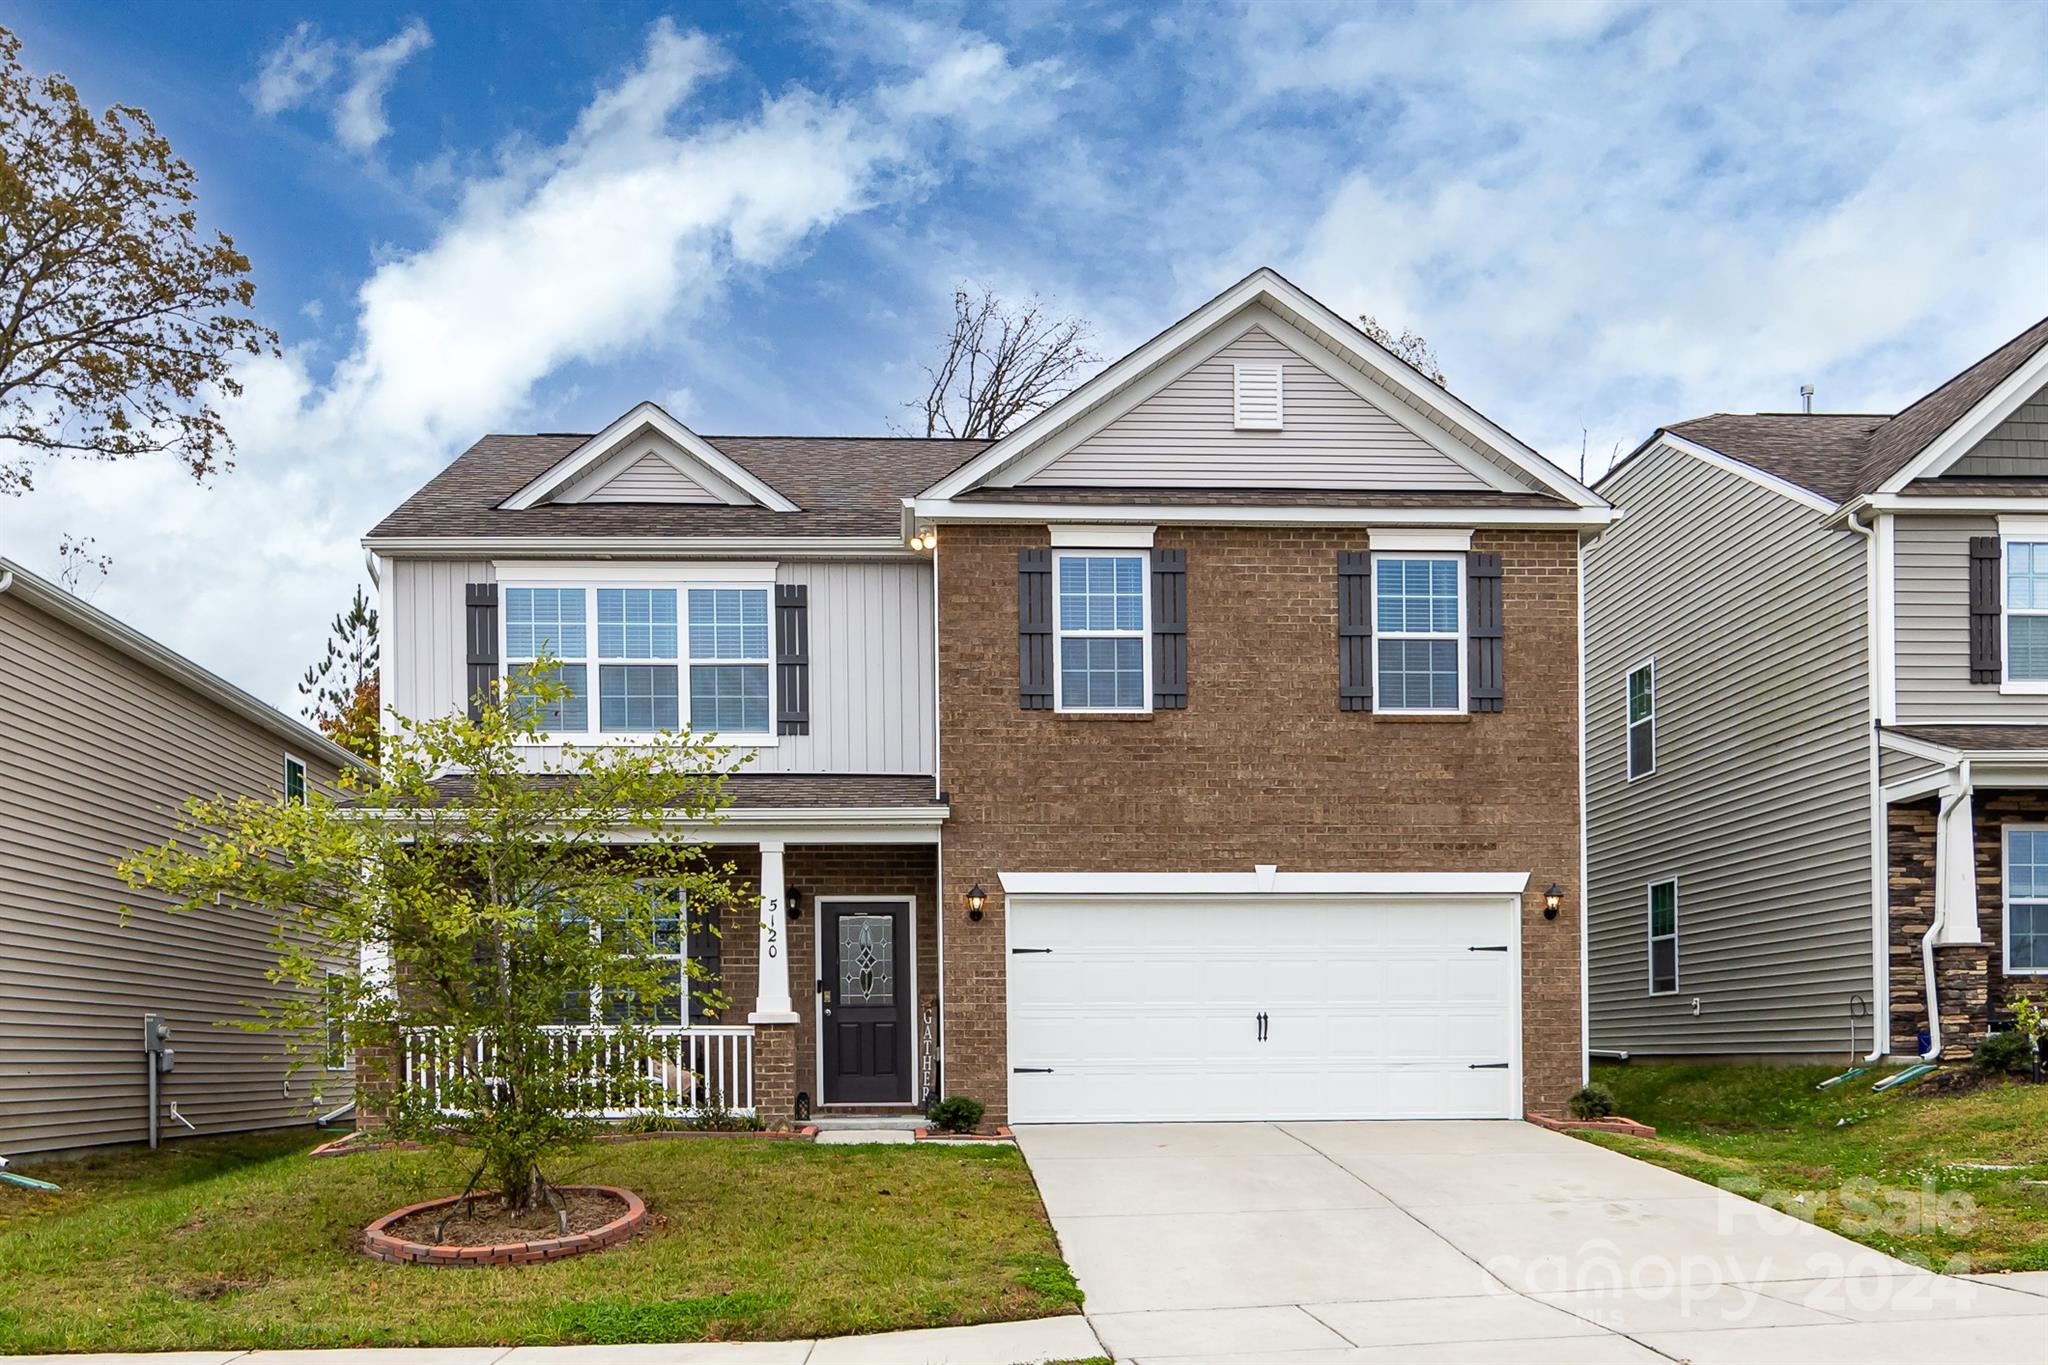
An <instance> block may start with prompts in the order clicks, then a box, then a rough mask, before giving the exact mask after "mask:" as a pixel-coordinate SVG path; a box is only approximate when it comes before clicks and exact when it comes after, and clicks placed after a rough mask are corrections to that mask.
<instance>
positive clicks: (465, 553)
mask: <svg viewBox="0 0 2048 1365" xmlns="http://www.w3.org/2000/svg"><path fill="white" fill-rule="evenodd" d="M363 545H364V547H365V548H366V549H369V550H372V551H375V552H376V553H378V554H381V555H417V556H420V557H423V558H426V557H438V558H453V559H498V558H522V559H532V558H536V557H546V558H552V559H599V558H605V557H611V558H635V559H737V558H740V557H742V556H756V555H773V556H775V557H777V558H781V559H917V558H920V556H919V555H917V554H915V553H914V552H913V551H911V550H910V549H909V548H908V547H907V546H905V545H904V544H903V542H902V541H900V540H898V539H897V538H896V537H894V536H724V537H720V536H516V537H500V538H495V539H493V538H490V537H479V536H379V537H366V538H365V539H364V540H363Z"/></svg>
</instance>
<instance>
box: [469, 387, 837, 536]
mask: <svg viewBox="0 0 2048 1365" xmlns="http://www.w3.org/2000/svg"><path fill="white" fill-rule="evenodd" d="M589 502H596V503H605V502H655V503H697V504H704V505H713V506H718V505H722V506H727V507H765V508H767V509H769V510H770V511H775V512H794V511H796V510H797V506H796V504H795V503H793V502H791V501H790V500H789V499H788V498H785V497H784V496H783V495H782V494H780V493H778V492H776V491H775V489H774V488H773V487H772V486H770V485H769V484H768V483H767V482H766V481H764V480H762V479H760V478H758V477H756V476H755V475H754V474H752V473H751V472H749V471H748V470H747V469H746V468H745V467H744V466H742V465H741V464H740V463H739V462H738V461H736V460H734V459H733V458H732V457H731V456H729V455H727V454H726V453H725V452H724V451H721V450H720V449H718V447H716V446H714V445H712V444H711V443H710V442H709V441H706V440H705V439H704V438H703V437H701V436H699V435H698V434H697V433H696V432H694V431H691V430H690V429H689V428H688V427H686V426H684V425H683V424H682V423H681V422H678V421H677V420H676V419H675V418H673V417H671V416H669V414H668V413H667V412H665V411H663V409H662V407H661V405H660V404H658V403H652V402H648V403H641V404H639V405H638V406H637V407H635V408H633V409H632V410H631V411H629V412H627V413H625V414H624V415H622V416H621V417H619V419H618V420H617V421H615V422H613V423H612V424H611V425H610V426H608V427H606V428H605V429H604V430H603V431H600V432H598V433H597V434H596V435H595V436H592V437H591V438H590V439H589V440H587V441H585V442H584V443H583V444H581V445H579V446H577V447H576V449H574V450H572V451H570V452H569V454H568V455H566V456H564V457H563V458H562V459H561V460H559V461H557V462H556V463H555V465H554V466H553V467H551V468H550V469H549V470H548V471H547V472H546V473H545V474H542V475H541V476H540V477H539V478H537V479H535V480H533V481H532V482H531V483H528V484H527V485H526V486H525V487H524V488H521V489H520V490H519V491H518V492H517V493H515V494H513V495H512V496H511V497H510V498H508V499H506V500H505V501H504V502H503V503H502V504H500V505H501V506H502V507H504V508H505V509H506V510H508V511H521V510H524V509H526V508H529V507H538V506H541V505H544V504H550V503H554V504H562V503H571V504H573V503H589Z"/></svg>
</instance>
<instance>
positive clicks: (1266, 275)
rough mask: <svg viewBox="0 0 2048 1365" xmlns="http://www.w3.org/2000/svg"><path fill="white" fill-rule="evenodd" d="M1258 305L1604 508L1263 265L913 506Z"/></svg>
mask: <svg viewBox="0 0 2048 1365" xmlns="http://www.w3.org/2000/svg"><path fill="white" fill-rule="evenodd" d="M1260 302H1264V303H1267V304H1268V305H1270V306H1273V307H1275V308H1276V309H1277V310H1282V311H1283V315H1284V312H1292V313H1294V314H1296V315H1297V316H1299V317H1302V318H1304V319H1306V320H1308V321H1310V322H1311V323H1312V324H1313V325H1314V326H1315V327H1316V328H1317V329H1318V330H1319V331H1322V332H1323V333H1324V334H1325V335H1326V336H1327V337H1328V338H1329V339H1330V343H1331V344H1332V345H1333V346H1335V347H1337V348H1339V349H1341V350H1342V351H1343V352H1344V353H1345V354H1346V355H1347V356H1349V357H1350V358H1352V359H1355V360H1357V361H1358V362H1359V363H1360V364H1361V365H1362V366H1363V367H1364V368H1366V369H1369V370H1371V371H1373V372H1374V373H1375V374H1377V375H1378V376H1379V377H1380V378H1381V380H1382V381H1383V382H1384V383H1385V384H1386V385H1387V387H1389V388H1392V389H1395V390H1397V391H1399V392H1402V393H1406V394H1407V395H1409V396H1410V397H1411V398H1412V399H1413V400H1414V401H1415V402H1416V403H1418V404H1420V405H1421V406H1422V407H1424V408H1433V409H1436V410H1437V411H1440V412H1442V413H1444V414H1445V415H1446V416H1447V417H1449V418H1450V419H1451V420H1452V421H1454V422H1456V423H1458V424H1459V425H1460V426H1462V427H1464V428H1465V429H1466V430H1468V431H1471V432H1472V433H1473V434H1474V435H1476V436H1478V437H1479V438H1480V439H1481V440H1483V441H1485V442H1486V443H1487V444H1488V445H1489V446H1491V447H1492V448H1493V453H1494V454H1496V455H1497V456H1499V457H1500V458H1501V459H1502V460H1503V461H1504V462H1506V463H1507V464H1509V465H1511V466H1513V467H1515V468H1517V469H1520V470H1522V472H1524V473H1526V474H1528V475H1529V476H1530V477H1531V478H1533V479H1535V480H1536V481H1537V482H1538V483H1540V484H1541V485H1542V486H1543V487H1545V488H1548V489H1549V490H1551V491H1552V492H1554V493H1556V494H1557V495H1558V496H1560V497H1563V498H1565V499H1567V500H1568V501H1570V502H1571V503H1573V504H1574V505H1576V506H1579V507H1604V506H1606V500H1605V499H1603V498H1602V497H1601V496H1600V495H1599V494H1597V493H1595V492H1594V491H1593V490H1592V489H1590V488H1587V487H1586V486H1585V485H1584V484H1582V483H1580V482H1579V481H1578V480H1576V479H1574V478H1572V477H1571V476H1570V475H1568V474H1566V473H1565V472H1564V471H1563V470H1561V469H1559V468H1558V467H1557V466H1556V465H1554V464H1552V463H1550V461H1548V460H1546V459H1544V458H1543V457H1542V456H1541V455H1539V454H1537V453H1536V451H1535V450H1533V449H1531V448H1530V447H1529V446H1527V445H1524V444H1523V443H1522V442H1521V441H1519V440H1516V439H1515V438H1514V437H1513V436H1510V435H1509V434H1508V433H1507V432H1506V431H1505V430H1503V429H1502V428H1501V427H1499V426H1497V425H1496V424H1495V423H1494V422H1493V421H1491V420H1490V419H1489V418H1487V417H1485V416H1483V415H1481V414H1480V413H1479V412H1478V411H1477V410H1475V409H1474V408H1472V407H1471V405H1469V404H1467V403H1466V402H1465V401H1464V400H1463V399H1461V398H1459V397H1458V396H1457V395H1455V394H1453V393H1451V392H1450V391H1449V390H1448V389H1442V388H1439V387H1437V386H1436V385H1434V384H1430V383H1429V381H1427V380H1425V379H1422V378H1421V377H1420V376H1419V375H1417V374H1416V373H1415V372H1414V371H1413V370H1412V369H1411V368H1410V367H1409V366H1407V365H1405V364H1403V363H1402V362H1401V361H1399V360H1396V359H1395V358H1394V357H1393V356H1392V355H1390V354H1389V353H1387V352H1386V351H1385V350H1383V349H1382V348H1381V347H1379V346H1378V345H1376V344H1374V343H1373V342H1372V341H1371V340H1370V339H1369V338H1368V337H1366V335H1365V334H1364V333H1363V332H1361V331H1359V330H1358V328H1357V327H1356V326H1355V325H1354V324H1353V323H1351V322H1349V321H1348V320H1346V319H1344V318H1343V317H1340V316H1339V315H1338V314H1337V313H1336V312H1334V311H1333V310H1331V309H1330V308H1329V307H1328V306H1326V305H1325V304H1323V303H1322V302H1320V301H1319V300H1317V299H1315V298H1313V297H1311V296H1310V295H1308V294H1307V293H1305V292H1304V291H1303V290H1301V289H1300V288H1298V287H1297V286H1296V285H1294V284H1293V283H1292V282H1291V281H1289V280H1287V279H1285V278H1284V277H1282V276H1281V275H1280V274H1279V272H1277V271H1275V270H1273V269H1272V268H1271V267H1269V266H1261V267H1260V268H1259V269H1257V270H1255V271H1253V272H1252V273H1251V274H1250V275H1247V276H1246V277H1245V278H1244V279H1242V280H1240V281H1238V282H1237V283H1236V284H1234V285H1232V286H1231V287H1230V288H1228V289H1226V290H1224V291H1223V292H1222V293H1220V294H1218V295H1217V296H1216V297H1215V298H1213V299H1211V300H1209V302H1207V303H1205V304H1203V305H1202V306H1201V307H1199V308H1197V309H1196V310H1195V311H1194V312H1192V313H1189V314H1188V315H1187V316H1186V317H1184V318H1182V319H1181V320H1180V321H1179V322H1177V323H1175V324H1173V326H1171V327H1169V328H1167V329H1166V330H1165V331H1163V332H1161V333H1160V334H1159V335H1158V336H1155V337H1153V338H1152V339H1151V340H1150V341H1148V342H1146V343H1145V344H1144V345H1142V346H1140V347H1138V349H1136V350H1135V351H1132V352H1130V353H1129V354H1128V355H1126V356H1124V357H1123V359H1121V360H1119V361H1117V362H1116V363H1115V364H1113V365H1111V366H1110V367H1109V368H1108V369H1106V370H1103V371H1102V372H1101V373H1100V374H1097V375H1096V376H1095V377H1094V378H1092V379H1090V380H1089V381H1088V382H1087V383H1085V384H1083V385H1082V386H1081V387H1080V388H1078V389H1076V390H1074V391H1073V392H1072V393H1070V394H1068V395H1067V396H1066V397H1065V398H1063V399H1061V400H1060V401H1059V402H1057V403H1055V404H1053V406H1051V407H1050V408H1047V409H1046V410H1045V411H1043V412H1041V413H1039V414H1038V415H1037V416H1035V417H1033V418H1032V419H1031V420H1030V421H1028V422H1026V423H1025V424H1024V425H1023V426H1021V427H1019V428H1018V429H1017V430H1016V431H1014V432H1012V433H1010V434H1009V435H1008V436H1005V437H1003V438H1002V439H1001V440H999V441H997V442H996V443H995V444H994V445H992V446H990V447H989V448H988V449H987V450H985V451H983V452H982V453H981V454H980V455H978V456H976V457H975V458H974V459H972V460H970V461H968V462H967V463H966V464H964V465H962V466H961V467H960V468H959V469H956V470H954V471H953V472H952V473H951V474H948V475H947V476H946V477H945V478H943V479H940V480H939V481H938V482H937V483H935V484H933V485H932V486H931V487H930V488H928V489H926V490H925V492H924V494H923V495H922V496H921V497H920V499H919V501H920V502H922V501H924V500H925V499H932V500H940V501H943V500H948V499H951V498H954V497H956V496H958V495H959V494H961V493H964V492H966V491H967V490H968V489H970V488H974V487H977V486H979V485H980V484H981V483H982V481H983V480H985V479H987V478H988V477H989V476H990V475H992V474H994V473H995V472H996V471H997V470H999V469H1001V468H1003V467H1005V466H1006V465H1008V464H1010V463H1011V462H1012V461H1014V460H1016V459H1018V458H1019V457H1020V456H1022V455H1024V454H1025V453H1026V452H1028V451H1030V450H1031V449H1033V448H1034V447H1036V446H1037V445H1038V444H1039V443H1040V442H1042V441H1045V440H1047V439H1048V438H1050V437H1052V436H1053V435H1055V434H1056V433H1058V432H1060V431H1063V430H1065V429H1066V428H1067V427H1068V426H1069V425H1071V424H1073V423H1074V422H1076V421H1078V420H1079V419H1080V418H1081V417H1082V416H1083V415H1084V414H1085V413H1087V412H1089V411H1090V410H1092V409H1093V408H1094V407H1095V405H1096V404H1097V403H1099V402H1102V401H1105V400H1107V399H1108V398H1110V397H1111V396H1112V395H1114V394H1116V393H1117V392H1118V391H1120V390H1121V389H1122V388H1123V387H1124V385H1126V384H1128V383H1131V382H1133V381H1135V380H1136V379H1137V378H1138V376H1140V375H1142V374H1144V373H1145V372H1146V371H1148V370H1150V369H1152V368H1153V367H1154V366H1156V365H1159V364H1161V363H1162V362H1164V361H1165V360H1167V359H1168V358H1169V357H1171V356H1172V355H1173V354H1174V353H1175V352H1177V351H1179V350H1180V349H1181V348H1182V347H1183V346H1185V345H1187V344H1188V343H1189V342H1190V341H1192V340H1194V339H1195V338H1197V337H1200V336H1201V335H1202V334H1203V333H1204V332H1206V331H1208V330H1209V329H1210V328H1212V327H1216V326H1218V325H1219V324H1221V323H1222V322H1224V321H1225V320H1226V319H1228V318H1229V317H1230V316H1231V315H1232V314H1234V313H1236V312H1237V311H1238V310H1239V309H1242V308H1245V307H1247V306H1249V305H1251V304H1253V303H1260ZM1425 390H1427V391H1425Z"/></svg>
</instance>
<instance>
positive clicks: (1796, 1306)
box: [1018, 1123, 2048, 1365]
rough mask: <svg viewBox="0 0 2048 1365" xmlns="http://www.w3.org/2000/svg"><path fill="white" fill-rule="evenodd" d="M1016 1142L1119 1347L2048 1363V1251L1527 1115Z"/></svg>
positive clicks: (1261, 1356)
mask: <svg viewBox="0 0 2048 1365" xmlns="http://www.w3.org/2000/svg"><path fill="white" fill-rule="evenodd" d="M1018 1142H1019V1144H1020V1145H1021V1146H1022V1147H1023V1149H1024V1154H1025V1157H1026V1158H1027V1159H1028V1160H1029V1162H1030V1164H1031V1169H1032V1172H1033V1173H1034V1174H1035V1175H1036V1176H1037V1178H1038V1187H1039V1190H1040V1191H1041V1192H1042V1194H1043V1195H1044V1198H1045V1205H1046V1210H1047V1212H1048V1213H1050V1214H1051V1216H1052V1222H1053V1226H1054V1228H1055V1229H1056V1230H1057V1231H1058V1233H1059V1238H1060V1244H1061V1246H1062V1248H1063V1249H1064V1250H1065V1252H1066V1256H1067V1260H1068V1262H1069V1263H1070V1264H1071V1265H1072V1266H1073V1268H1074V1271H1075V1273H1076V1275H1078V1276H1079V1278H1080V1281H1081V1287H1082V1289H1083V1290H1085V1291H1086V1292H1087V1295H1088V1304H1087V1307H1088V1316H1089V1320H1090V1321H1091V1322H1092V1323H1093V1324H1094V1326H1095V1329H1096V1332H1097V1333H1098V1335H1100V1337H1101V1338H1102V1342H1103V1344H1104V1345H1105V1346H1107V1347H1108V1348H1109V1349H1110V1350H1111V1351H1113V1352H1114V1353H1115V1354H1116V1356H1117V1358H1118V1359H1119V1360H1137V1361H1154V1360H1157V1361H1173V1360H1186V1361H1195V1360H1201V1361H1207V1362H1218V1361H1225V1360H1233V1359H1236V1360H1245V1361H1267V1362H1272V1361H1276V1360H1277V1361H1282V1362H1286V1363H1287V1365H1320V1363H1321V1362H1323V1361H1358V1362H1366V1361H1395V1360H1400V1361H1438V1360H1471V1361H1503V1362H1506V1361H1515V1362H1522V1361H1548V1360H1557V1361H1573V1362H1586V1363H1587V1365H1600V1363H1601V1362H1626V1361H1670V1360H1684V1361H1692V1362H1698V1363H1699V1365H1709V1363H1710V1362H1718V1361H1730V1362H1757V1361H1788V1362H1790V1361H1799V1362H1805V1361H1818V1360H1836V1359H1839V1360H1845V1361H1859V1362H1868V1361H1892V1360H1897V1361H1908V1360H1927V1361H1935V1360H1940V1361H1952V1360H1955V1359H1958V1358H1961V1359H1966V1360H1971V1361H1973V1362H1992V1361H2027V1362H2032V1363H2033V1365H2043V1363H2044V1362H2048V1275H2043V1276H2013V1277H2004V1278H2003V1280H2002V1281H2001V1283H2000V1284H1998V1285H1992V1284H1988V1283H1980V1282H1977V1281H1972V1280H1968V1279H1960V1278H1954V1277H1949V1276H1941V1275H1935V1274H1931V1273H1929V1272H1927V1271H1924V1270H1917V1269H1915V1268H1914V1267H1912V1266H1909V1265H1907V1264H1905V1263H1903V1262H1900V1261H1895V1260H1893V1259H1891V1258H1890V1257H1887V1256H1884V1255H1881V1254H1879V1253H1878V1252H1875V1251H1872V1250H1870V1249H1869V1248H1867V1247H1864V1246H1861V1245H1859V1244H1857V1243H1855V1242H1851V1241H1848V1240H1846V1239H1844V1238H1841V1237H1838V1236H1836V1235H1834V1234H1833V1233H1830V1232H1825V1231H1823V1230H1821V1229H1819V1228H1816V1227H1814V1226H1812V1225H1811V1224H1808V1223H1805V1222H1802V1221H1800V1220H1799V1219H1797V1218H1793V1217H1789V1216H1787V1215H1785V1214H1782V1213H1778V1212H1775V1211H1773V1210H1771V1209H1768V1208H1765V1207H1764V1206H1763V1205H1761V1204H1757V1203H1753V1202H1751V1201H1750V1200H1748V1199H1744V1198H1741V1197H1739V1196H1737V1195H1733V1194H1729V1193H1726V1192H1724V1191H1721V1190H1718V1189H1715V1188H1713V1187H1711V1186H1707V1185H1703V1184H1700V1183H1698V1182H1696V1181H1693V1180H1689V1179H1687V1178H1685V1177H1683V1176H1679V1175H1675V1174H1673V1173H1671V1172H1669V1171H1666V1170H1663V1169H1661V1168H1659V1167H1655V1166H1650V1165H1647V1164H1645V1163H1643V1162H1639V1161H1635V1160H1632V1159H1631V1158H1628V1157H1624V1156H1620V1155H1618V1154H1616V1153H1613V1152H1609V1151H1606V1150H1604V1149H1602V1148H1598V1147H1594V1146H1592V1145H1591V1144H1589V1143H1583V1142H1579V1141H1577V1140H1575V1139H1572V1138H1569V1137H1565V1136H1563V1135H1561V1134H1558V1133H1552V1132H1547V1131H1545V1130H1543V1129H1540V1128H1536V1127H1533V1126H1530V1125H1527V1124H1520V1123H1279V1124H1257V1123H1246V1124H1132V1125H1074V1126H1033V1127H1025V1128H1020V1129H1019V1130H1018Z"/></svg>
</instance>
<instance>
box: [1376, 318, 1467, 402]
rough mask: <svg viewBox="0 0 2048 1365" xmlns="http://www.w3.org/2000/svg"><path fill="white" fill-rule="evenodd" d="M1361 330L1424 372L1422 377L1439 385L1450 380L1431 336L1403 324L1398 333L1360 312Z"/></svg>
mask: <svg viewBox="0 0 2048 1365" xmlns="http://www.w3.org/2000/svg"><path fill="white" fill-rule="evenodd" d="M1358 329H1359V330H1360V331H1361V332H1364V333H1365V334H1366V335H1367V336H1369V337H1371V338H1372V339H1373V340H1374V341H1377V342H1378V343H1379V344H1380V345H1381V346H1383V347H1385V348H1386V349H1387V350H1389V351H1392V352H1393V353H1394V354H1395V355H1397V356H1399V357H1400V358H1401V359H1403V360H1405V361H1407V362H1408V363H1409V364H1410V365H1412V366H1414V367H1415V368H1416V369H1417V370H1419V371H1421V372H1422V377H1423V378H1424V379H1427V380H1429V381H1430V382H1431V383H1432V384H1435V385H1436V386H1437V387H1438V388H1443V387H1444V386H1445V385H1446V384H1448V383H1450V382H1451V381H1450V380H1448V379H1446V378H1444V367H1443V366H1442V365H1441V364H1439V363H1438V361H1437V358H1436V348H1435V347H1434V346H1431V345H1430V344H1429V338H1428V337H1426V336H1424V335H1422V333H1420V332H1418V331H1416V330H1415V329H1414V328H1412V327H1403V328H1402V329H1401V330H1400V332H1399V333H1398V334H1397V333H1396V332H1395V331H1394V329H1393V328H1391V327H1389V326H1387V324H1386V323H1384V322H1381V321H1380V320H1379V319H1378V318H1376V317H1374V316H1373V315H1372V314H1371V313H1360V314H1359V315H1358Z"/></svg>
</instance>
